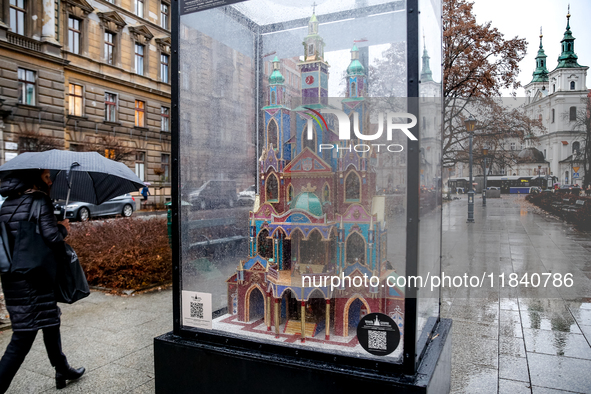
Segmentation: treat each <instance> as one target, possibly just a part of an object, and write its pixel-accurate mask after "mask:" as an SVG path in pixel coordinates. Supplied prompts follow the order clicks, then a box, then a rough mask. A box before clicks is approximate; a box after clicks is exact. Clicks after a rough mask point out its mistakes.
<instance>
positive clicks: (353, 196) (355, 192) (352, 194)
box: [345, 171, 361, 201]
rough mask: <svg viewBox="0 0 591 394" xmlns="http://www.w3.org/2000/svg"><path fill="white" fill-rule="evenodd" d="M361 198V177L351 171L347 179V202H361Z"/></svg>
mask: <svg viewBox="0 0 591 394" xmlns="http://www.w3.org/2000/svg"><path fill="white" fill-rule="evenodd" d="M360 198H361V182H360V181H359V176H358V175H357V174H356V173H355V172H354V171H351V172H350V173H349V175H347V178H346V179H345V200H346V201H359V199H360Z"/></svg>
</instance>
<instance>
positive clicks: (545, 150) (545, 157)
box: [544, 149, 546, 159]
mask: <svg viewBox="0 0 591 394" xmlns="http://www.w3.org/2000/svg"><path fill="white" fill-rule="evenodd" d="M545 158H546V149H544V159H545Z"/></svg>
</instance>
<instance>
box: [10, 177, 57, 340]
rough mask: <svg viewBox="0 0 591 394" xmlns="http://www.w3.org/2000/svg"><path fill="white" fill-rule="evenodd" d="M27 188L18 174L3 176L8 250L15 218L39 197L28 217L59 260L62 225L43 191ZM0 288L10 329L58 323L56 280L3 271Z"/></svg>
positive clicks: (21, 216)
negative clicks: (38, 215)
mask: <svg viewBox="0 0 591 394" xmlns="http://www.w3.org/2000/svg"><path fill="white" fill-rule="evenodd" d="M29 188H30V185H28V184H26V183H25V182H23V181H22V180H20V179H18V178H8V179H4V180H2V183H1V186H0V194H2V196H4V197H8V198H7V199H6V200H5V201H4V203H3V204H2V208H1V209H0V221H2V222H6V223H7V229H9V230H10V235H9V241H10V243H11V250H12V249H13V248H14V237H15V236H16V222H19V221H27V220H28V219H29V214H30V211H31V206H32V204H33V201H34V200H35V199H39V200H40V201H41V213H40V217H37V212H34V213H33V217H32V218H31V221H36V222H38V223H39V230H40V232H41V236H42V237H43V239H44V240H45V242H46V244H47V245H48V246H49V247H50V248H51V249H52V250H53V251H54V253H55V254H56V261H59V260H58V257H59V256H64V255H65V242H64V234H63V230H61V229H60V227H63V226H58V224H57V221H56V219H55V216H54V214H53V204H52V203H51V200H50V199H49V197H48V196H47V195H46V194H45V193H43V192H33V193H30V192H26V191H27V189H29ZM19 204H20V205H19ZM64 230H65V229H64ZM2 288H3V291H4V299H5V300H6V309H7V310H8V313H9V314H10V321H11V323H12V330H13V331H36V330H39V329H41V328H44V327H51V326H58V325H59V324H60V315H61V311H60V309H59V308H58V306H57V303H56V301H55V296H54V288H55V284H54V283H53V282H52V281H51V280H48V278H47V277H41V276H40V275H39V274H35V273H30V274H16V273H10V274H3V275H2Z"/></svg>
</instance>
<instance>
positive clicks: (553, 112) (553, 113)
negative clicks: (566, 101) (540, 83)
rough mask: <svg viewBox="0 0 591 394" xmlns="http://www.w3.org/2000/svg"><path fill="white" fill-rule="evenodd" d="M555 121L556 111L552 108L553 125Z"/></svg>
mask: <svg viewBox="0 0 591 394" xmlns="http://www.w3.org/2000/svg"><path fill="white" fill-rule="evenodd" d="M555 119H556V110H555V109H554V108H552V123H554V120H555Z"/></svg>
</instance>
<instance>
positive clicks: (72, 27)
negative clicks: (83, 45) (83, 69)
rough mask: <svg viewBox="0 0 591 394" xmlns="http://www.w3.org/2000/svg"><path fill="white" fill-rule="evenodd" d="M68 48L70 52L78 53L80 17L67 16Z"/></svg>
mask: <svg viewBox="0 0 591 394" xmlns="http://www.w3.org/2000/svg"><path fill="white" fill-rule="evenodd" d="M68 48H69V50H70V52H72V53H75V54H80V19H76V18H72V17H69V18H68Z"/></svg>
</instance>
